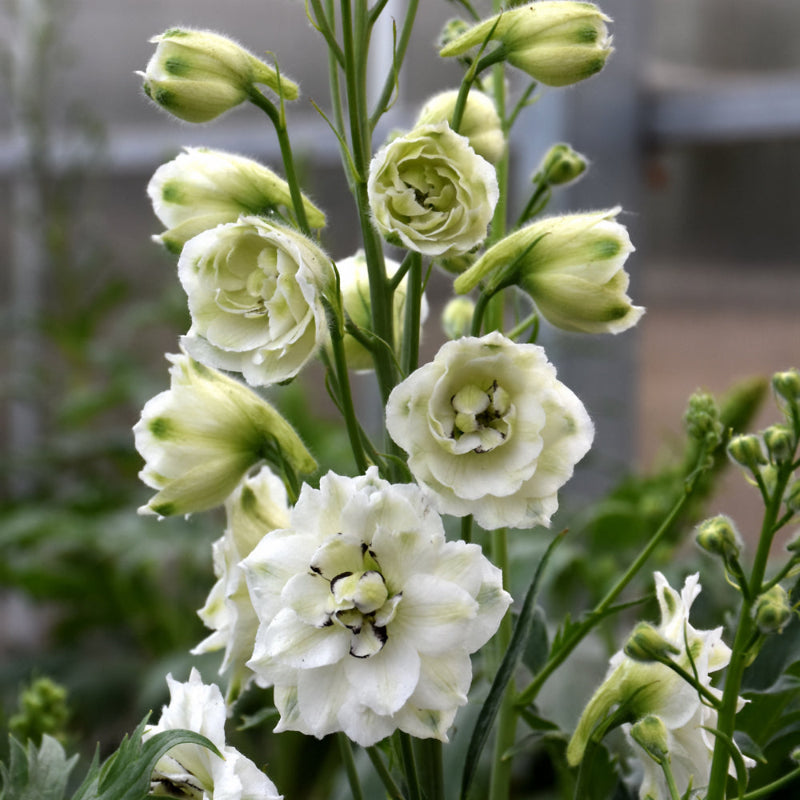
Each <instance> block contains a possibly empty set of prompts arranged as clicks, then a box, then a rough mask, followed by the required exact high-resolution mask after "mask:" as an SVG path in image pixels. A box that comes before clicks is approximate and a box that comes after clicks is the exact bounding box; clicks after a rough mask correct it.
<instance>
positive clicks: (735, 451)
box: [728, 433, 767, 468]
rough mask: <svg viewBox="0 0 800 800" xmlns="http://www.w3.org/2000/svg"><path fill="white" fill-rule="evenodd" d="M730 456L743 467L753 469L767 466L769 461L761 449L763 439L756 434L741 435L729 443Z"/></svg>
mask: <svg viewBox="0 0 800 800" xmlns="http://www.w3.org/2000/svg"><path fill="white" fill-rule="evenodd" d="M728 455H729V456H730V457H731V458H732V459H733V460H734V461H735V462H736V463H737V464H741V465H742V466H743V467H748V468H753V467H754V466H756V465H758V464H766V463H767V459H766V458H764V453H763V451H762V449H761V439H759V438H758V436H756V435H755V434H754V433H741V434H739V435H738V436H734V437H733V438H732V439H731V440H730V442H728Z"/></svg>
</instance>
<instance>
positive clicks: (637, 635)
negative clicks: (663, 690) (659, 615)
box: [623, 622, 680, 661]
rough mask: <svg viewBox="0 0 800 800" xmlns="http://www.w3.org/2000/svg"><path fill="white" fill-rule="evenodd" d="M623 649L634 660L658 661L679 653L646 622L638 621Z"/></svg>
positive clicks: (677, 649)
mask: <svg viewBox="0 0 800 800" xmlns="http://www.w3.org/2000/svg"><path fill="white" fill-rule="evenodd" d="M623 650H624V651H625V655H626V656H628V657H629V658H632V659H633V660H634V661H658V660H659V659H661V658H669V657H670V656H674V655H677V654H678V653H680V649H679V648H677V647H675V645H674V644H672V643H671V642H669V641H667V639H665V638H664V637H663V636H662V635H661V634H660V633H659V632H658V631H657V630H656V629H655V628H654V627H653V626H652V625H650V624H649V623H647V622H640V623H639V624H638V625H637V626H636V627H635V628H634V629H633V633H632V634H631V635H630V637H629V638H628V641H627V642H626V643H625V647H624V648H623Z"/></svg>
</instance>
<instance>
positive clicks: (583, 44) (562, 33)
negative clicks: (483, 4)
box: [439, 0, 612, 86]
mask: <svg viewBox="0 0 800 800" xmlns="http://www.w3.org/2000/svg"><path fill="white" fill-rule="evenodd" d="M609 21H610V20H609V18H608V17H607V16H606V15H605V14H603V12H602V11H600V9H599V8H598V7H597V6H595V5H592V4H591V3H581V2H573V0H539V2H536V3H530V4H525V5H521V6H519V7H518V8H511V9H508V10H506V11H503V13H502V14H498V15H496V16H494V17H490V18H489V19H486V20H483V22H479V23H478V24H477V25H474V26H473V27H472V28H469V29H468V30H467V31H465V32H464V33H463V34H462V35H461V36H458V37H456V38H455V39H453V40H452V41H450V42H448V43H447V44H446V45H445V46H444V47H443V48H442V50H441V51H440V52H439V55H441V56H445V57H447V56H458V55H462V54H463V53H466V52H467V51H468V50H472V49H473V48H478V47H479V46H480V45H482V44H483V43H484V41H485V40H486V38H487V37H489V38H491V40H492V41H495V42H497V43H498V48H497V51H496V52H493V53H492V55H494V56H495V57H497V58H498V59H499V58H503V59H504V60H506V61H508V63H509V64H513V65H514V66H515V67H517V68H518V69H521V70H523V71H524V72H527V73H528V75H530V76H531V77H532V78H533V79H534V80H537V81H539V82H540V83H544V84H546V85H548V86H566V85H568V84H571V83H577V82H578V81H581V80H584V79H585V78H589V77H591V76H592V75H594V74H595V73H596V72H599V71H600V70H601V69H602V68H603V67H604V66H605V63H606V60H607V59H608V57H609V55H610V54H611V51H612V48H611V38H610V37H609V35H608V30H607V28H606V22H609Z"/></svg>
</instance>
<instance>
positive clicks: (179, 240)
mask: <svg viewBox="0 0 800 800" xmlns="http://www.w3.org/2000/svg"><path fill="white" fill-rule="evenodd" d="M147 194H148V196H149V197H150V200H151V202H152V203H153V210H154V211H155V213H156V216H157V217H158V219H159V220H160V221H161V222H162V223H163V224H164V226H165V227H166V228H167V230H166V231H165V232H164V233H162V234H161V235H160V236H156V237H155V239H156V241H158V242H161V243H162V244H163V245H165V246H166V247H167V249H169V250H171V251H172V252H175V253H180V251H181V248H182V247H183V245H184V244H185V243H186V242H187V241H188V240H189V239H191V238H192V237H193V236H196V235H197V234H198V233H202V232H203V231H205V230H208V229H209V228H214V227H216V226H217V225H221V224H222V223H224V222H236V220H237V219H238V218H239V216H240V215H242V214H264V215H266V214H269V213H271V212H274V211H276V210H279V209H286V208H289V209H290V208H292V196H291V193H290V191H289V184H288V183H286V181H285V180H283V178H280V177H279V176H278V175H276V174H275V173H274V172H273V171H272V170H271V169H268V168H267V167H265V166H263V165H262V164H259V163H258V162H257V161H253V160H252V159H250V158H245V157H243V156H238V155H234V154H233V153H226V152H223V151H222V150H212V149H210V148H207V147H187V148H185V152H183V153H181V154H180V155H179V156H177V157H176V158H174V159H173V160H172V161H168V162H167V163H166V164H162V165H161V166H160V167H159V168H158V169H157V170H156V171H155V173H154V175H153V177H152V178H151V179H150V183H149V184H148V185H147ZM303 207H304V208H305V212H306V216H307V218H308V222H309V224H310V225H311V227H312V228H321V227H323V226H324V225H325V214H323V213H322V211H320V210H319V209H318V208H317V207H316V206H315V205H314V204H313V203H312V202H311V201H310V200H308V199H307V198H305V197H304V198H303Z"/></svg>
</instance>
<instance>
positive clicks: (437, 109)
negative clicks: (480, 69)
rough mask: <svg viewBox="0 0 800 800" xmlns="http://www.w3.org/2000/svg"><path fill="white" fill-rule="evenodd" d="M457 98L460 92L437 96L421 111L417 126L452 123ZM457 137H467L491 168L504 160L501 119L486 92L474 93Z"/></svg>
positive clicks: (465, 108) (471, 93)
mask: <svg viewBox="0 0 800 800" xmlns="http://www.w3.org/2000/svg"><path fill="white" fill-rule="evenodd" d="M457 98H458V91H457V90H452V91H448V92H441V93H440V94H437V95H435V96H434V97H432V98H431V99H430V100H428V101H427V102H426V103H425V105H424V106H423V107H422V110H421V111H420V112H419V116H418V117H417V121H416V122H415V123H414V126H415V127H416V126H418V125H435V124H436V123H439V122H450V120H451V119H452V117H453V111H454V110H455V107H456V99H457ZM458 133H460V134H461V135H462V136H466V137H467V139H468V140H469V143H470V145H471V146H472V149H473V150H474V151H475V152H476V153H477V154H478V155H479V156H483V157H484V158H485V159H486V160H487V161H491V162H492V164H496V163H497V162H498V161H499V160H500V159H501V158H502V157H503V153H504V151H505V147H506V140H505V137H504V136H503V130H502V127H501V124H500V117H499V116H498V114H497V109H496V108H495V107H494V103H493V102H492V100H491V98H489V97H488V96H487V95H485V94H484V93H483V92H479V91H472V92H470V93H469V95H468V96H467V103H466V106H465V107H464V115H463V117H462V118H461V124H460V125H459V127H458Z"/></svg>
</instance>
